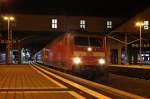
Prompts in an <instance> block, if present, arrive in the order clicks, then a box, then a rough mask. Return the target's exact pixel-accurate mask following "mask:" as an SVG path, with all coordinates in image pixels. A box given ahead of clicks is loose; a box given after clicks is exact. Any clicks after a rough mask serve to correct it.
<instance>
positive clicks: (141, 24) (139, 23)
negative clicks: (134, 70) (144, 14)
mask: <svg viewBox="0 0 150 99" xmlns="http://www.w3.org/2000/svg"><path fill="white" fill-rule="evenodd" d="M143 25H144V23H143V22H137V23H136V26H138V27H139V28H140V64H142V49H141V44H142V41H141V40H142V38H141V31H142V26H143Z"/></svg>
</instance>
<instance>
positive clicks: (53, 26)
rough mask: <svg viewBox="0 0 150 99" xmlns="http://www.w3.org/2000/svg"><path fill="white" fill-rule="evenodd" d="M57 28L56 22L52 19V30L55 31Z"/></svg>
mask: <svg viewBox="0 0 150 99" xmlns="http://www.w3.org/2000/svg"><path fill="white" fill-rule="evenodd" d="M57 27H58V20H57V19H52V29H57Z"/></svg>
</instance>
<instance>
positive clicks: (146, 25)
mask: <svg viewBox="0 0 150 99" xmlns="http://www.w3.org/2000/svg"><path fill="white" fill-rule="evenodd" d="M148 28H149V21H144V30H148Z"/></svg>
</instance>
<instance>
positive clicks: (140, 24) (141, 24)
mask: <svg viewBox="0 0 150 99" xmlns="http://www.w3.org/2000/svg"><path fill="white" fill-rule="evenodd" d="M143 25H144V23H143V22H137V23H136V26H143Z"/></svg>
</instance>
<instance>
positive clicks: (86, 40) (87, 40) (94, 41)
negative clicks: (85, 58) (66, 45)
mask: <svg viewBox="0 0 150 99" xmlns="http://www.w3.org/2000/svg"><path fill="white" fill-rule="evenodd" d="M74 44H75V45H77V46H96V47H102V45H103V42H102V39H101V38H98V37H87V36H86V37H84V36H75V37H74Z"/></svg>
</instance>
